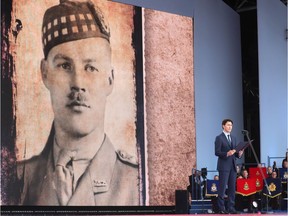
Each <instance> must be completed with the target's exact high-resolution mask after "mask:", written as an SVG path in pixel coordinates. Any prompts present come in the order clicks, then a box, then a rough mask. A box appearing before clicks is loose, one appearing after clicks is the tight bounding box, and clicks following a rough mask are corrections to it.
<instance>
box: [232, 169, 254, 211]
mask: <svg viewBox="0 0 288 216" xmlns="http://www.w3.org/2000/svg"><path fill="white" fill-rule="evenodd" d="M248 177H249V174H248V170H246V169H243V170H242V171H241V175H240V176H239V177H238V178H237V179H248ZM254 199H255V194H251V195H249V196H243V195H241V194H236V200H235V206H236V210H238V211H244V212H248V211H249V212H252V202H253V200H254Z"/></svg>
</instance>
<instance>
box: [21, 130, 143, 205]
mask: <svg viewBox="0 0 288 216" xmlns="http://www.w3.org/2000/svg"><path fill="white" fill-rule="evenodd" d="M53 140H54V128H52V130H51V133H50V135H49V138H48V141H47V144H46V146H45V148H44V150H43V151H42V153H41V154H40V155H38V156H34V157H32V158H31V159H29V160H26V161H22V162H20V163H19V165H18V170H17V172H18V177H19V179H20V181H19V182H21V183H22V184H21V188H20V189H21V198H20V205H44V206H47V205H60V204H59V201H58V197H57V194H56V190H57V188H56V186H55V185H56V184H55V182H54V179H55V178H54V175H55V166H54V159H53ZM67 205H68V206H95V205H96V206H120V205H121V206H131V205H139V175H138V164H137V160H135V157H132V156H130V155H128V154H126V153H125V152H123V151H117V152H116V151H115V149H114V147H113V145H112V143H111V142H110V140H109V138H108V137H107V136H105V139H104V141H103V143H102V145H101V147H100V149H99V150H98V152H97V153H96V155H95V156H94V158H93V159H92V160H91V163H90V165H89V166H88V167H87V169H86V170H85V172H84V174H83V175H82V176H81V178H80V179H79V181H78V185H77V187H76V189H75V191H74V193H73V195H72V197H71V199H70V200H69V202H68V204H67Z"/></svg>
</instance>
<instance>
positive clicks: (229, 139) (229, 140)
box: [227, 135, 232, 148]
mask: <svg viewBox="0 0 288 216" xmlns="http://www.w3.org/2000/svg"><path fill="white" fill-rule="evenodd" d="M227 137H228V142H229V146H230V148H231V147H232V145H231V138H230V135H227Z"/></svg>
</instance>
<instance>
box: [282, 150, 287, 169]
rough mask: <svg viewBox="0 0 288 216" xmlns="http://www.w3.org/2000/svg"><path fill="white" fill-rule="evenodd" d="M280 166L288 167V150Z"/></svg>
mask: <svg viewBox="0 0 288 216" xmlns="http://www.w3.org/2000/svg"><path fill="white" fill-rule="evenodd" d="M285 162H286V163H285ZM282 168H288V151H287V152H286V157H285V158H284V159H283V161H282Z"/></svg>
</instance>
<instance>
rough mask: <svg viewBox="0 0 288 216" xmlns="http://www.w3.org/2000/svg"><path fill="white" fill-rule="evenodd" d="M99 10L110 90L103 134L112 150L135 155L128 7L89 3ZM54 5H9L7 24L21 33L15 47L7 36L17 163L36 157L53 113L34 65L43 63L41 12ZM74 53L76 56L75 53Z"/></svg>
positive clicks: (41, 1) (29, 1)
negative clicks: (108, 50)
mask: <svg viewBox="0 0 288 216" xmlns="http://www.w3.org/2000/svg"><path fill="white" fill-rule="evenodd" d="M93 2H95V3H96V5H98V6H99V7H100V8H102V10H103V13H104V15H105V17H106V18H108V23H109V25H110V29H111V40H110V41H111V47H112V61H113V66H114V75H115V82H114V89H113V92H112V94H111V95H110V96H109V97H108V99H107V109H106V116H105V131H106V133H107V134H108V136H109V138H110V140H111V141H112V143H113V144H114V145H115V147H116V148H120V149H125V150H126V151H128V152H129V153H131V154H136V132H135V128H136V126H135V118H136V104H135V89H136V87H135V80H134V67H133V62H134V61H135V59H134V58H135V57H134V49H133V47H132V38H131V36H132V33H133V31H134V26H133V15H134V11H133V7H132V6H129V5H124V4H119V3H114V2H108V1H104V0H93ZM57 4H59V0H17V1H16V0H15V1H13V13H12V19H13V20H12V23H14V22H15V20H16V19H20V20H21V22H22V24H23V29H22V30H21V31H20V32H19V34H18V37H17V39H16V41H14V39H15V38H13V37H12V36H11V45H12V44H13V45H14V44H15V45H14V46H13V56H14V60H15V77H14V79H15V83H16V85H15V88H14V89H13V91H14V92H15V94H16V98H15V100H16V101H15V103H16V111H15V116H16V129H17V132H16V133H17V135H16V146H17V148H18V152H17V157H18V160H21V159H23V156H24V151H25V146H26V158H30V157H31V156H33V155H35V154H38V153H39V152H40V151H41V150H42V149H43V147H44V145H45V143H46V139H47V137H48V134H49V131H50V128H51V123H52V121H53V112H52V108H51V102H50V95H49V92H48V90H47V89H46V88H45V86H44V85H43V83H42V79H41V74H40V61H41V59H42V58H43V51H42V43H41V26H42V18H43V14H44V12H45V10H46V9H47V8H49V7H51V6H53V5H57ZM75 51H76V50H75Z"/></svg>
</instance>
